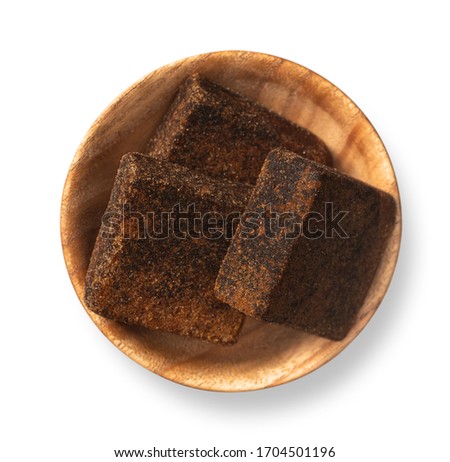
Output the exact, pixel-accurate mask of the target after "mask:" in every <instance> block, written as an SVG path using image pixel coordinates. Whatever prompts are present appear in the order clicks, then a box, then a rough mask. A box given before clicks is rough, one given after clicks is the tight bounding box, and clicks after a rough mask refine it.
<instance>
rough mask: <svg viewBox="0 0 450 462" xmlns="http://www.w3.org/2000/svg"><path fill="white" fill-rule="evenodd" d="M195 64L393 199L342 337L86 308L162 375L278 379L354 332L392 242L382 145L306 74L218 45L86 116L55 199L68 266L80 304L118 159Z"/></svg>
mask: <svg viewBox="0 0 450 462" xmlns="http://www.w3.org/2000/svg"><path fill="white" fill-rule="evenodd" d="M194 72H199V73H200V74H202V75H203V76H205V77H208V78H210V79H211V80H214V81H216V82H217V83H219V84H222V85H225V86H227V87H230V88H232V89H234V90H236V91H237V92H239V93H241V94H243V95H245V96H247V97H249V98H251V99H253V100H254V101H257V102H259V103H260V104H262V105H264V106H266V107H268V108H270V109H272V110H274V111H276V112H278V113H279V114H281V115H282V116H284V117H286V118H287V119H290V120H292V121H293V122H296V123H298V124H300V125H302V126H304V127H306V128H308V129H309V130H311V131H312V132H313V133H315V134H316V135H318V136H319V137H320V138H322V139H323V140H324V141H325V142H326V143H327V145H328V147H329V148H330V150H331V151H332V154H333V158H334V162H335V166H336V167H337V168H338V169H339V170H341V171H343V172H345V173H348V174H349V175H351V176H353V177H355V178H358V179H361V180H363V181H365V182H367V183H369V184H371V185H373V186H376V187H378V188H380V189H383V190H385V191H387V192H389V193H391V194H392V195H393V196H394V197H395V198H396V200H397V203H398V208H397V214H398V216H397V220H396V225H395V229H394V232H393V234H392V236H391V238H390V240H389V243H388V246H387V248H386V251H385V253H384V256H383V259H382V262H381V264H380V266H379V268H378V272H377V275H376V277H375V279H374V281H373V283H372V286H371V288H370V291H369V293H368V295H367V297H366V300H365V302H364V305H363V306H362V307H361V310H360V312H359V315H358V319H357V322H356V324H355V325H354V327H353V329H352V330H351V332H350V334H349V335H348V336H347V337H346V338H345V339H344V340H342V341H340V342H333V341H330V340H326V339H323V338H320V337H317V336H314V335H310V334H307V333H304V332H300V331H297V330H294V329H290V328H288V327H282V326H276V325H269V324H266V323H263V322H258V321H255V320H252V319H249V318H247V320H246V322H245V324H244V328H243V331H242V334H241V337H240V339H239V341H238V343H237V344H236V345H233V346H228V347H223V346H216V345H209V344H206V343H203V342H201V341H198V340H194V339H189V338H183V337H179V336H177V335H173V334H169V333H164V332H156V331H150V330H147V329H144V328H139V327H133V326H127V325H124V324H120V323H117V322H113V321H109V320H107V319H104V318H102V317H100V316H97V315H95V314H94V313H92V312H91V311H89V310H86V311H87V313H88V314H89V316H90V317H91V318H92V320H93V321H94V322H95V323H96V325H97V326H98V327H99V329H100V330H101V331H102V332H103V333H104V334H105V335H106V336H107V337H108V338H109V339H110V340H111V341H112V342H113V343H114V344H115V345H116V346H117V347H118V348H120V349H121V350H122V351H123V352H124V353H125V354H127V355H128V356H130V357H131V358H132V359H134V360H135V361H137V362H138V363H139V364H141V365H143V366H144V367H146V368H147V369H149V370H151V371H153V372H155V373H157V374H160V375H161V376H164V377H166V378H168V379H171V380H174V381H176V382H179V383H182V384H185V385H189V386H193V387H197V388H202V389H208V390H220V391H240V390H253V389H259V388H264V387H269V386H273V385H278V384H281V383H284V382H287V381H290V380H293V379H296V378H299V377H301V376H303V375H305V374H307V373H309V372H311V371H313V370H314V369H316V368H318V367H320V366H321V365H322V364H324V363H325V362H327V361H328V360H330V359H331V358H332V357H334V356H335V355H336V354H337V353H339V352H340V351H341V350H343V349H344V348H345V347H346V346H347V345H348V344H349V343H350V342H351V341H352V340H353V339H354V338H355V337H356V336H357V335H358V333H359V332H360V331H361V330H362V329H363V327H364V326H365V325H366V324H367V322H368V321H369V319H370V318H371V316H372V315H373V313H374V312H375V311H376V309H377V307H378V305H379V304H380V302H381V300H382V298H383V296H384V294H385V292H386V290H387V287H388V285H389V282H390V279H391V277H392V273H393V271H394V267H395V263H396V260H397V255H398V251H399V244H400V231H401V224H400V202H399V195H398V189H397V183H396V179H395V175H394V172H393V169H392V166H391V163H390V160H389V156H388V154H387V152H386V150H385V148H384V146H383V143H382V142H381V140H380V138H379V137H378V135H377V133H376V132H375V130H374V128H373V127H372V125H371V124H370V122H369V121H368V120H367V119H366V117H365V116H364V114H363V113H362V112H361V111H360V110H359V108H358V107H357V106H356V105H355V104H354V103H353V102H352V101H351V100H350V99H349V98H348V97H347V96H345V95H344V94H343V93H342V92H341V91H340V90H339V89H338V88H336V87H335V86H334V85H333V84H331V83H330V82H328V81H327V80H325V79H323V78H322V77H320V76H319V75H317V74H315V73H314V72H312V71H310V70H308V69H306V68H304V67H302V66H300V65H298V64H295V63H292V62H290V61H287V60H283V59H281V58H277V57H274V56H268V55H264V54H260V53H250V52H237V51H233V52H219V53H210V54H205V55H199V56H195V57H191V58H187V59H184V60H181V61H178V62H176V63H173V64H170V65H168V66H165V67H163V68H161V69H158V70H157V71H154V72H152V73H150V74H149V75H147V76H146V77H144V78H143V79H142V80H140V81H139V82H137V83H136V84H134V85H133V86H131V87H130V88H129V89H128V90H126V91H125V92H124V93H123V94H122V95H120V96H119V97H118V98H117V99H116V100H115V101H114V102H113V103H112V104H111V105H110V106H109V107H108V108H107V109H106V110H105V111H104V112H103V114H102V115H101V116H100V117H99V118H98V119H97V121H96V122H95V123H94V124H93V126H92V127H91V128H90V130H89V132H88V133H87V135H86V137H85V139H84V140H83V142H82V144H81V145H80V147H79V149H78V151H77V153H76V155H75V158H74V160H73V162H72V165H71V167H70V170H69V173H68V176H67V180H66V184H65V188H64V193H63V200H62V207H61V237H62V245H63V252H64V257H65V260H66V265H67V269H68V272H69V275H70V278H71V281H72V284H73V286H74V288H75V291H76V293H77V295H78V297H79V299H80V301H81V302H82V303H84V302H83V292H84V278H85V274H86V270H87V267H88V264H89V258H90V255H91V252H92V249H93V246H94V242H95V238H96V235H97V233H98V229H99V227H100V222H101V217H102V214H103V212H104V210H105V208H106V205H107V202H108V199H109V195H110V192H111V188H112V185H113V182H114V177H115V174H116V171H117V167H118V163H119V160H120V158H121V156H122V155H123V154H125V153H126V152H129V151H143V150H144V149H145V146H146V144H147V142H148V140H149V138H150V137H151V135H152V134H153V133H154V132H155V130H156V128H157V126H158V124H159V123H160V121H161V119H162V116H163V114H164V113H165V111H166V110H167V109H168V107H169V105H170V103H171V102H172V100H173V98H174V96H175V93H176V91H177V89H178V87H179V85H180V84H181V83H182V82H183V81H184V79H185V78H186V77H187V76H188V75H190V74H192V73H194Z"/></svg>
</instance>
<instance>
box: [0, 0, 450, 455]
mask: <svg viewBox="0 0 450 462" xmlns="http://www.w3.org/2000/svg"><path fill="white" fill-rule="evenodd" d="M445 3H446V2H444V1H442V2H438V1H427V2H414V1H412V2H394V1H389V2H383V1H377V2H360V1H354V2H349V1H329V2H327V1H322V2H314V1H308V2H302V1H295V2H283V1H277V2H274V1H270V2H264V1H259V2H255V3H250V2H244V1H243V0H241V1H238V2H235V1H230V0H228V1H227V2H221V3H216V2H211V1H209V2H204V3H200V2H195V1H191V2H189V1H185V2H179V3H174V2H150V1H147V2H144V1H131V0H130V1H128V2H116V1H108V2H100V1H89V2H84V1H78V2H70V3H69V2H56V1H54V2H51V1H45V0H41V1H36V2H31V1H22V2H20V1H16V2H8V3H6V2H4V1H2V2H1V7H0V47H1V54H0V68H1V70H0V81H1V85H0V118H1V119H0V130H1V138H0V139H1V144H0V146H1V164H0V175H1V177H0V180H1V181H0V188H1V215H0V216H1V226H0V238H1V256H0V264H1V277H0V281H1V299H0V305H1V333H0V342H1V344H0V346H1V349H0V351H1V369H0V370H1V382H0V387H1V393H0V400H1V403H0V404H1V408H0V425H1V430H0V459H1V460H4V461H8V462H9V461H28V460H36V461H61V460H64V461H80V460H88V461H91V460H92V461H94V460H95V461H99V462H102V461H112V460H116V459H114V456H113V449H114V448H119V449H120V448H137V449H139V448H143V449H146V448H152V447H153V446H154V445H156V446H159V447H161V448H163V447H166V446H170V447H173V446H175V447H179V448H195V447H197V446H198V447H208V446H212V445H216V446H218V447H220V448H222V449H224V448H245V449H248V450H251V449H253V450H254V449H255V448H256V447H258V446H265V445H278V446H284V445H288V446H297V445H311V446H316V445H319V446H322V445H327V446H334V447H335V450H336V454H337V455H336V457H335V459H334V460H336V461H347V462H351V461H360V460H364V461H379V460H388V461H389V460H414V461H415V460H429V461H443V460H450V459H449V457H450V456H449V448H448V442H447V441H446V439H447V438H448V436H449V426H450V425H449V417H448V415H449V412H450V407H449V397H448V396H449V395H448V393H449V390H450V383H449V378H448V377H449V374H448V369H449V360H448V353H449V344H448V338H449V332H450V314H449V313H450V306H449V296H448V287H449V282H448V276H449V271H448V266H449V265H448V261H449V257H450V252H449V236H448V232H449V226H450V220H449V207H448V204H447V200H448V193H449V187H448V185H449V183H450V177H449V170H448V168H449V166H450V162H449V156H450V148H449V136H448V134H449V130H450V124H449V123H450V117H449V108H450V97H449V95H450V92H449V86H450V72H449V43H450V33H449V26H448V17H449V15H448V13H447V12H446V10H445V8H444V6H445ZM225 49H244V50H252V51H261V52H266V53H270V54H274V55H278V56H281V57H284V58H288V59H290V60H293V61H296V62H298V63H301V64H303V65H305V66H307V67H309V68H311V69H313V70H315V71H316V72H318V73H320V74H321V75H323V76H325V77H326V78H328V79H329V80H331V81H332V82H333V83H334V84H335V85H337V86H338V87H340V88H341V89H342V90H343V91H344V92H346V93H347V94H348V95H349V96H350V97H351V98H352V99H353V100H354V101H355V102H356V103H357V104H358V105H359V106H360V107H361V108H362V110H363V111H364V112H365V113H366V115H367V116H368V117H369V119H370V120H371V121H372V123H373V124H374V126H375V127H376V128H377V130H378V132H379V133H380V135H381V137H382V139H383V141H384V142H385V144H386V147H387V149H388V151H389V153H390V155H391V158H392V161H393V164H394V167H395V170H396V173H397V176H398V181H399V185H400V191H401V196H402V203H403V223H404V232H403V240H402V248H401V255H400V260H399V263H398V267H397V271H396V274H395V277H394V280H393V282H392V285H391V287H390V290H389V292H388V294H387V296H386V298H385V300H384V302H383V303H382V305H381V307H380V309H379V311H378V312H377V314H376V315H375V317H374V318H373V319H372V321H371V322H370V323H369V325H368V326H367V328H366V329H365V330H364V331H363V333H362V334H361V335H360V336H359V337H358V338H357V339H356V341H354V342H353V343H352V344H351V345H350V346H349V347H348V348H347V349H346V350H345V351H344V352H343V353H342V354H340V355H339V356H338V357H337V358H336V359H334V360H333V361H332V362H330V363H329V364H327V365H325V366H324V367H322V368H321V369H319V370H317V371H316V372H314V373H313V374H311V375H309V376H307V377H305V378H302V379H300V380H298V381H295V382H293V383H290V384H287V385H284V386H281V387H277V388H273V389H269V390H263V391H258V392H251V393H238V394H224V393H211V392H204V391H199V390H194V389H189V388H186V387H183V386H180V385H177V384H174V383H171V382H169V381H167V380H165V379H162V378H160V377H158V376H156V375H154V374H152V373H151V372H149V371H147V370H145V369H143V368H142V367H140V366H138V365H137V364H135V363H134V362H133V361H131V360H130V359H128V358H127V357H126V356H125V355H123V354H122V353H121V352H120V351H119V350H118V349H116V348H115V347H114V346H113V345H112V344H111V343H110V342H109V341H108V340H107V339H106V338H105V337H103V335H102V334H101V333H100V332H99V331H98V330H97V328H96V327H95V325H94V324H93V323H92V322H91V321H90V319H89V318H88V316H87V315H86V313H85V312H84V310H83V309H82V307H81V305H80V303H79V301H78V299H77V298H76V296H75V293H74V291H73V289H72V287H71V284H70V281H69V278H68V276H67V273H66V269H65V266H64V262H63V257H62V252H61V246H60V239H59V205H60V199H61V193H62V188H63V184H64V180H65V177H66V174H67V171H68V168H69V165H70V162H71V159H72V157H73V155H74V153H75V151H76V149H77V146H78V144H79V143H80V142H81V140H82V138H83V136H84V134H85V133H86V131H87V130H88V128H89V126H90V125H91V124H92V122H93V121H94V120H95V118H96V117H97V116H98V115H99V114H100V113H101V111H102V110H103V109H104V108H105V106H107V105H108V104H109V103H110V102H111V101H112V100H113V99H114V98H115V97H116V96H117V95H118V94H120V93H121V92H122V91H123V90H124V89H125V88H127V87H128V86H129V85H130V84H132V83H133V82H135V81H136V80H138V79H139V78H141V77H142V76H143V75H145V74H147V73H148V72H150V71H152V70H154V69H156V68H158V67H160V66H162V65H164V64H167V63H169V62H171V61H174V60H176V59H180V58H183V57H187V56H190V55H194V54H198V53H203V52H208V51H216V50H225ZM248 460H253V459H248Z"/></svg>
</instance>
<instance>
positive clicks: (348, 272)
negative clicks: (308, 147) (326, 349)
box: [215, 150, 396, 340]
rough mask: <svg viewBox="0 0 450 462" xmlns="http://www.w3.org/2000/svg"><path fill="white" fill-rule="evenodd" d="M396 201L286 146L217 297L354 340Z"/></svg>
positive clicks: (276, 154)
mask: <svg viewBox="0 0 450 462" xmlns="http://www.w3.org/2000/svg"><path fill="white" fill-rule="evenodd" d="M395 215H396V204H395V201H394V199H393V198H392V196H390V195H389V194H387V193H385V192H383V191H380V190H378V189H376V188H373V187H371V186H369V185H367V184H365V183H362V182H360V181H358V180H355V179H352V178H350V177H348V176H346V175H343V174H340V173H338V172H337V171H335V170H333V169H330V168H328V167H325V166H323V165H319V164H317V163H315V162H312V161H309V160H306V159H303V158H302V157H300V156H297V155H296V154H293V153H291V152H288V151H285V150H275V151H272V152H271V153H270V154H269V156H268V157H267V159H266V161H265V163H264V166H263V168H262V170H261V174H260V176H259V178H258V182H257V184H256V186H255V188H254V190H253V192H252V194H251V197H250V200H249V203H248V205H247V207H246V213H245V216H244V217H243V220H242V221H241V223H240V225H239V227H238V228H237V230H236V233H235V235H234V237H233V240H232V242H231V244H230V246H229V248H228V252H227V255H226V257H225V259H224V261H223V263H222V266H221V268H220V271H219V274H218V277H217V281H216V286H215V293H216V296H217V297H218V298H219V299H220V300H222V301H223V302H225V303H228V304H229V305H230V306H232V307H234V308H236V309H238V310H240V311H242V312H243V313H245V314H247V315H249V316H252V317H255V318H258V319H263V320H266V321H270V322H275V323H281V324H287V325H289V326H292V327H296V328H300V329H303V330H305V331H308V332H310V333H313V334H317V335H321V336H324V337H327V338H330V339H333V340H340V339H342V338H344V337H345V336H346V334H347V333H348V331H349V329H350V328H351V326H352V324H353V322H354V319H355V316H356V314H357V311H358V308H359V307H360V306H361V304H362V303H363V301H364V298H365V296H366V293H367V291H368V289H369V287H370V284H371V282H372V279H373V277H374V275H375V272H376V269H377V266H378V263H379V261H380V258H381V255H382V253H383V251H384V249H385V244H386V240H387V238H388V236H389V234H390V232H391V230H392V227H393V224H394V221H395Z"/></svg>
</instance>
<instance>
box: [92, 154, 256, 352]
mask: <svg viewBox="0 0 450 462" xmlns="http://www.w3.org/2000/svg"><path fill="white" fill-rule="evenodd" d="M248 196H249V187H247V186H245V185H242V184H233V183H228V182H223V181H218V180H213V179H211V178H208V177H206V176H203V175H201V174H198V173H195V172H191V171H189V170H188V169H186V168H185V167H182V166H180V165H176V164H171V163H168V162H160V161H158V160H155V159H152V158H151V157H148V156H144V155H141V154H134V153H133V154H127V155H125V156H124V157H123V158H122V161H121V163H120V167H119V170H118V173H117V177H116V180H115V183H114V187H113V190H112V194H111V198H110V201H109V205H108V208H107V210H106V212H105V214H104V216H103V219H102V226H101V229H100V232H99V235H98V238H97V241H96V244H95V248H94V251H93V254H92V257H91V261H90V265H89V269H88V272H87V276H86V286H85V300H86V304H87V306H88V307H89V308H90V309H91V310H92V311H94V312H96V313H98V314H100V315H102V316H104V317H107V318H110V319H113V320H116V321H121V322H124V323H128V324H135V325H141V326H145V327H147V328H151V329H161V330H165V331H169V332H174V333H177V334H181V335H185V336H190V337H196V338H200V339H203V340H207V341H210V342H214V343H224V344H226V343H234V342H235V341H236V339H237V336H238V334H239V331H240V328H241V325H242V323H243V319H244V315H243V314H242V313H240V312H239V311H236V310H234V309H231V308H230V307H228V306H227V305H226V304H224V303H222V302H220V301H218V300H217V299H216V298H215V297H214V293H213V291H214V282H215V279H216V276H217V272H218V270H219V267H220V264H221V262H222V259H223V257H224V256H225V253H226V250H227V246H228V244H229V242H230V240H231V236H230V235H229V233H232V229H231V228H230V223H229V222H227V221H226V220H225V217H227V216H228V215H230V214H231V215H232V214H233V213H234V214H236V213H239V212H240V211H241V210H242V209H243V208H244V206H245V204H246V201H247V199H248ZM221 230H222V231H221ZM227 237H228V239H227Z"/></svg>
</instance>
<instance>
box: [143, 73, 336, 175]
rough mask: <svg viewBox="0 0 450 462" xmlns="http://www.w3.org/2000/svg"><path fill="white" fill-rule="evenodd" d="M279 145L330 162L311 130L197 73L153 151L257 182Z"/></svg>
mask: <svg viewBox="0 0 450 462" xmlns="http://www.w3.org/2000/svg"><path fill="white" fill-rule="evenodd" d="M278 147H283V148H286V149H290V150H291V151H293V152H296V153H297V154H300V155H302V156H304V157H307V158H309V159H313V160H315V161H317V162H320V163H324V164H327V165H331V155H330V153H329V151H328V149H327V147H326V146H325V144H324V143H323V142H322V141H321V140H320V139H319V138H317V137H316V136H315V135H313V134H312V133H311V132H309V131H308V130H306V129H304V128H302V127H299V126H297V125H295V124H293V123H291V122H289V121H288V120H286V119H284V118H283V117H280V116H279V115H278V114H275V113H274V112H272V111H269V110H268V109H266V108H264V107H262V106H260V105H258V104H256V103H254V102H252V101H249V100H248V99H246V98H243V97H241V96H239V95H237V94H236V93H234V92H232V91H230V90H228V89H226V88H224V87H222V86H220V85H217V84H215V83H213V82H211V81H209V80H206V79H204V78H201V77H199V76H193V77H190V78H188V79H187V80H186V82H185V83H184V84H183V85H182V87H181V88H180V90H179V92H178V94H177V96H176V98H175V101H174V102H173V104H172V106H171V107H170V109H169V111H168V112H167V114H166V116H165V118H164V120H163V122H162V123H161V125H160V127H159V128H158V130H157V132H156V135H155V137H154V138H153V139H152V140H151V141H150V144H149V151H150V152H151V153H153V155H156V156H157V157H158V158H159V159H163V160H168V161H170V162H175V163H177V164H180V165H184V166H185V167H188V168H190V169H193V170H196V171H199V172H201V173H204V174H206V175H209V176H211V177H214V178H224V179H227V180H231V181H237V182H242V183H248V184H255V182H256V179H257V177H258V174H259V171H260V169H261V167H262V164H263V162H264V159H265V157H266V155H267V154H268V153H269V152H270V151H271V150H272V149H275V148H278Z"/></svg>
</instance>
